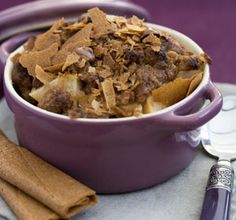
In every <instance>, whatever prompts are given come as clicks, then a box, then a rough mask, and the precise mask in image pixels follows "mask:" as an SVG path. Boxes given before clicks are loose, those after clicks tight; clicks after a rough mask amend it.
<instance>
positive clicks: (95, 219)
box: [0, 84, 236, 220]
mask: <svg viewBox="0 0 236 220" xmlns="http://www.w3.org/2000/svg"><path fill="white" fill-rule="evenodd" d="M217 86H218V88H219V89H220V90H221V92H222V94H223V95H224V96H225V95H233V94H235V95H236V86H234V85H230V84H217ZM0 129H2V130H3V131H4V132H5V133H6V135H7V136H8V137H9V138H10V139H11V140H13V141H16V135H15V130H14V127H13V116H12V114H11V112H10V110H9V109H8V107H7V105H6V102H5V100H3V101H1V102H0ZM214 162H215V160H214V159H213V158H210V157H209V156H208V155H207V154H206V153H205V152H204V151H203V150H202V148H201V147H199V152H198V155H197V157H196V158H195V159H194V160H193V162H192V163H191V164H190V165H189V166H188V167H187V168H186V169H184V170H183V171H182V172H181V173H180V174H178V175H177V176H175V177H172V178H171V179H169V180H168V181H166V182H164V183H162V184H160V185H157V186H155V187H152V188H149V189H146V190H142V191H138V192H134V193H127V194H119V195H106V196H104V195H103V196H99V203H98V204H97V205H96V206H95V207H93V208H91V209H89V210H88V211H86V212H84V213H81V214H79V215H78V216H76V217H74V218H73V220H198V219H199V215H200V212H201V207H202V202H203V197H204V192H205V187H206V183H207V178H208V174H209V170H210V167H211V166H212V165H213V163H214ZM233 166H234V169H235V170H236V163H233ZM235 188H236V187H235ZM1 215H2V216H5V217H6V218H3V217H1ZM5 219H8V220H16V218H15V216H14V214H13V213H12V212H11V211H10V210H9V208H8V207H7V205H6V204H5V203H4V201H3V200H2V199H1V198H0V220H5ZM230 220H236V193H235V191H234V196H233V199H232V207H231V217H230Z"/></svg>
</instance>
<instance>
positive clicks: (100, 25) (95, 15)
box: [88, 8, 116, 38]
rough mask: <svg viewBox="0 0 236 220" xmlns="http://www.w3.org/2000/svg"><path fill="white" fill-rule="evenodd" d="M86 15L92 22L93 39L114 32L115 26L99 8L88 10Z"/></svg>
mask: <svg viewBox="0 0 236 220" xmlns="http://www.w3.org/2000/svg"><path fill="white" fill-rule="evenodd" d="M88 14H89V16H90V18H91V20H92V24H93V31H94V37H95V38H100V37H101V36H104V35H106V34H110V33H113V32H115V30H116V28H115V26H114V25H112V24H111V23H110V22H109V21H108V20H107V18H106V14H105V13H104V12H103V11H101V10H100V9H99V8H92V9H89V10H88Z"/></svg>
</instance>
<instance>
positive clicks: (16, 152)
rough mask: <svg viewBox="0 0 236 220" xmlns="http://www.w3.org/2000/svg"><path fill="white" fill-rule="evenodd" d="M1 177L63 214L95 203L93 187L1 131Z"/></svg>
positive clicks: (77, 211) (75, 211) (81, 209)
mask: <svg viewBox="0 0 236 220" xmlns="http://www.w3.org/2000/svg"><path fill="white" fill-rule="evenodd" d="M0 178H1V179H3V180H5V181H7V182H8V183H10V184H12V185H14V186H15V187H17V188H18V189H20V190H22V191H23V192H25V193H26V194H28V195H30V196H31V197H33V198H34V199H36V200H38V201H39V202H41V203H42V204H44V205H45V206H47V207H48V208H50V209H51V210H53V211H54V212H56V213H57V214H58V215H59V216H61V217H62V218H70V217H71V216H73V215H75V214H77V213H79V212H81V211H83V210H85V209H87V208H89V207H91V206H92V205H94V204H95V203H96V194H95V192H94V191H93V190H91V189H90V188H88V187H86V186H85V185H83V184H81V183H80V182H78V181H76V180H75V179H73V178H72V177H70V176H68V175H66V174H65V173H63V172H62V171H60V170H58V169H56V168H55V167H53V166H51V165H50V164H48V163H46V162H45V161H43V160H41V159H40V158H38V157H37V156H35V155H34V154H32V153H31V152H29V151H28V150H26V149H25V148H22V147H19V146H17V145H15V144H14V143H12V142H10V141H9V140H8V139H7V138H6V137H5V135H4V134H3V133H2V132H0Z"/></svg>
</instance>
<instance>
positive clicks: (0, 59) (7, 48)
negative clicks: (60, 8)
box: [0, 32, 37, 99]
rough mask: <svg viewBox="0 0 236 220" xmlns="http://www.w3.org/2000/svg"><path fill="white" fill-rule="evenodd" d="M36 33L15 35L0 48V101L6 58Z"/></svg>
mask: <svg viewBox="0 0 236 220" xmlns="http://www.w3.org/2000/svg"><path fill="white" fill-rule="evenodd" d="M36 34H37V32H27V33H24V34H19V35H16V36H14V37H12V38H10V39H8V40H7V41H5V42H4V43H2V45H1V46H0V99H1V98H2V97H3V74H4V67H5V64H6V61H7V58H8V56H9V54H10V53H11V52H13V51H14V50H15V49H16V48H17V47H19V46H20V45H21V44H23V43H24V42H25V41H26V40H27V39H28V38H29V37H30V36H33V35H36Z"/></svg>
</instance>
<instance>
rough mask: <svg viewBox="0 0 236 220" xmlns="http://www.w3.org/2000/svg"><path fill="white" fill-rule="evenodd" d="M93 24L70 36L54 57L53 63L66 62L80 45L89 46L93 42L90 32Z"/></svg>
mask: <svg viewBox="0 0 236 220" xmlns="http://www.w3.org/2000/svg"><path fill="white" fill-rule="evenodd" d="M91 30H92V25H91V24H88V25H86V26H85V27H84V28H83V29H81V30H80V31H78V32H77V33H76V34H74V35H73V36H72V37H70V38H69V39H68V40H67V41H66V42H65V43H64V44H63V45H62V48H61V50H60V51H59V52H58V53H57V54H56V55H55V56H54V57H53V59H52V63H53V65H56V64H60V63H64V62H65V60H66V57H67V56H68V55H69V54H70V53H72V52H73V51H75V50H76V48H79V47H89V46H90V44H91V40H90V34H91Z"/></svg>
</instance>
